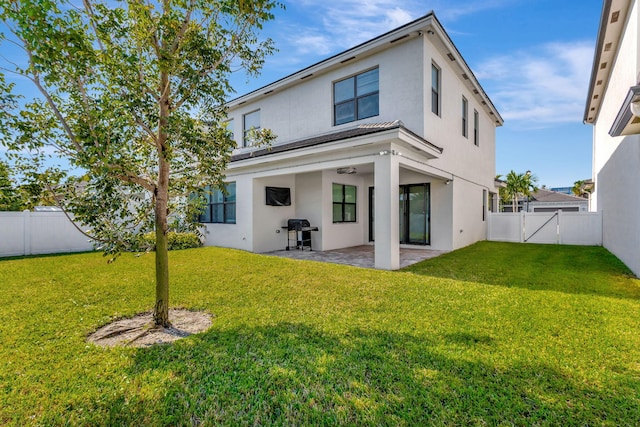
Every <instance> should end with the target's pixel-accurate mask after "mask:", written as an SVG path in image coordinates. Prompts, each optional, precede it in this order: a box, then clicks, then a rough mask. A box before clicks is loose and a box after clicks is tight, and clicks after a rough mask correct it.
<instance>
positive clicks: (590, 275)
mask: <svg viewBox="0 0 640 427" xmlns="http://www.w3.org/2000/svg"><path fill="white" fill-rule="evenodd" d="M170 258H171V288H170V300H171V302H172V306H174V307H186V308H190V309H194V310H206V311H208V312H210V313H212V314H213V315H214V323H213V326H212V328H211V329H210V330H209V331H207V332H205V333H203V334H199V335H196V336H191V337H189V338H186V339H183V340H180V341H179V342H177V343H175V344H172V345H163V346H157V347H152V348H143V349H135V348H111V349H105V348H99V347H96V346H94V345H91V344H87V343H86V342H85V337H86V335H87V334H89V333H91V332H92V331H94V330H95V329H97V328H98V327H99V326H101V325H103V324H106V323H108V322H109V321H111V320H112V319H114V318H116V317H122V316H133V315H134V314H136V313H138V312H141V311H146V310H148V309H149V308H150V307H151V306H152V304H153V297H154V295H153V292H154V282H153V278H154V272H153V256H150V255H146V256H141V257H134V256H132V255H125V256H123V257H122V258H121V259H119V260H118V261H117V262H116V263H115V264H107V263H106V260H105V258H103V257H102V256H101V255H100V254H95V253H91V254H77V255H67V256H52V257H41V258H26V259H12V260H4V261H0V307H1V309H0V310H1V313H2V316H1V318H2V321H1V322H0V344H1V345H0V360H2V363H0V424H2V425H5V424H6V425H16V426H17V425H132V426H133V425H136V426H139V425H354V424H358V425H407V426H409V425H611V426H619V425H639V424H640V281H639V280H637V279H634V278H633V277H632V276H631V275H630V273H629V271H628V270H627V269H626V268H625V267H624V265H622V264H621V263H620V261H618V260H617V259H616V258H615V257H614V256H612V255H611V254H610V253H609V252H607V251H606V250H605V249H603V248H599V247H569V246H546V245H519V244H503V243H493V242H492V243H490V242H481V243H478V244H476V245H473V246H470V247H468V248H465V249H462V250H459V251H455V252H452V253H449V254H446V255H444V256H441V257H439V258H435V259H432V260H428V261H425V262H423V263H420V264H417V265H415V266H412V267H410V268H408V269H405V270H402V271H397V272H384V271H375V270H367V269H361V268H355V267H349V266H340V265H332V264H322V263H315V262H307V261H296V260H289V259H281V258H275V257H270V256H264V255H255V254H250V253H246V252H241V251H235V250H229V249H219V248H200V249H193V250H183V251H175V252H172V253H171V254H170Z"/></svg>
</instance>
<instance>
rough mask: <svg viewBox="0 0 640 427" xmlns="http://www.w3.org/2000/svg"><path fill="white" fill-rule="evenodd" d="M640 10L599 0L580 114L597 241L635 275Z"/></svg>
mask: <svg viewBox="0 0 640 427" xmlns="http://www.w3.org/2000/svg"><path fill="white" fill-rule="evenodd" d="M639 27H640V10H639V6H638V1H637V0H605V1H604V5H603V8H602V17H601V20H600V28H599V30H598V39H597V45H596V51H595V56H594V61H593V70H592V73H591V83H590V85H589V95H588V98H587V105H586V109H585V114H584V121H585V123H591V124H593V125H594V132H593V179H594V181H595V193H594V194H593V196H592V206H591V209H592V210H597V211H598V212H602V221H603V228H602V231H603V244H604V246H605V247H606V248H607V249H609V250H610V251H611V252H613V253H614V254H615V255H616V256H617V257H618V258H620V259H621V260H622V261H623V262H624V263H625V264H627V266H629V268H631V270H632V271H633V272H634V273H635V274H636V275H640V214H639V213H640V197H638V183H640V34H639V32H638V31H639Z"/></svg>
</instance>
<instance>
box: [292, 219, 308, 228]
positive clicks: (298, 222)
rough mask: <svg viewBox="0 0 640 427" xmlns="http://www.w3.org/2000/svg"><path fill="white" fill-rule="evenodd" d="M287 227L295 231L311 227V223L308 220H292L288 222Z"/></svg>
mask: <svg viewBox="0 0 640 427" xmlns="http://www.w3.org/2000/svg"><path fill="white" fill-rule="evenodd" d="M287 227H288V228H289V230H295V229H296V228H302V227H311V223H310V222H309V220H308V219H295V218H292V219H289V220H288V221H287Z"/></svg>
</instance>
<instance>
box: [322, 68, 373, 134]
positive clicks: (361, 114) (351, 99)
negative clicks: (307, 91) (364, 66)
mask: <svg viewBox="0 0 640 427" xmlns="http://www.w3.org/2000/svg"><path fill="white" fill-rule="evenodd" d="M379 110H380V107H379V87H378V69H377V68H374V69H373V70H369V71H365V72H364V73H360V74H358V75H355V76H352V77H349V78H347V79H344V80H340V81H338V82H335V83H334V84H333V117H334V119H333V121H334V124H335V125H336V126H337V125H341V124H343V123H349V122H353V121H356V120H360V119H366V118H367V117H373V116H377V115H378V114H380V113H379Z"/></svg>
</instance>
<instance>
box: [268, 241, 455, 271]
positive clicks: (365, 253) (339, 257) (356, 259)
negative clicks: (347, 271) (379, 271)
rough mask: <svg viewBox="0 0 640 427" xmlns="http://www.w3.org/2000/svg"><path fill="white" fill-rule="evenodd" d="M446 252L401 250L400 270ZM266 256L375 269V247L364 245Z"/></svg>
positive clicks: (275, 252) (273, 253) (271, 253)
mask: <svg viewBox="0 0 640 427" xmlns="http://www.w3.org/2000/svg"><path fill="white" fill-rule="evenodd" d="M443 253H445V251H434V250H431V249H407V248H400V268H403V267H406V266H408V265H411V264H415V263H417V262H420V261H423V260H425V259H429V258H433V257H437V256H438V255H441V254H443ZM264 255H274V256H279V257H284V258H294V259H306V260H311V261H320V262H330V263H334V264H347V265H353V266H356V267H364V268H374V246H373V245H362V246H352V247H350V248H342V249H334V250H331V251H309V250H308V249H307V250H304V251H301V250H290V251H285V250H281V251H273V252H267V253H265V254H264Z"/></svg>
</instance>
